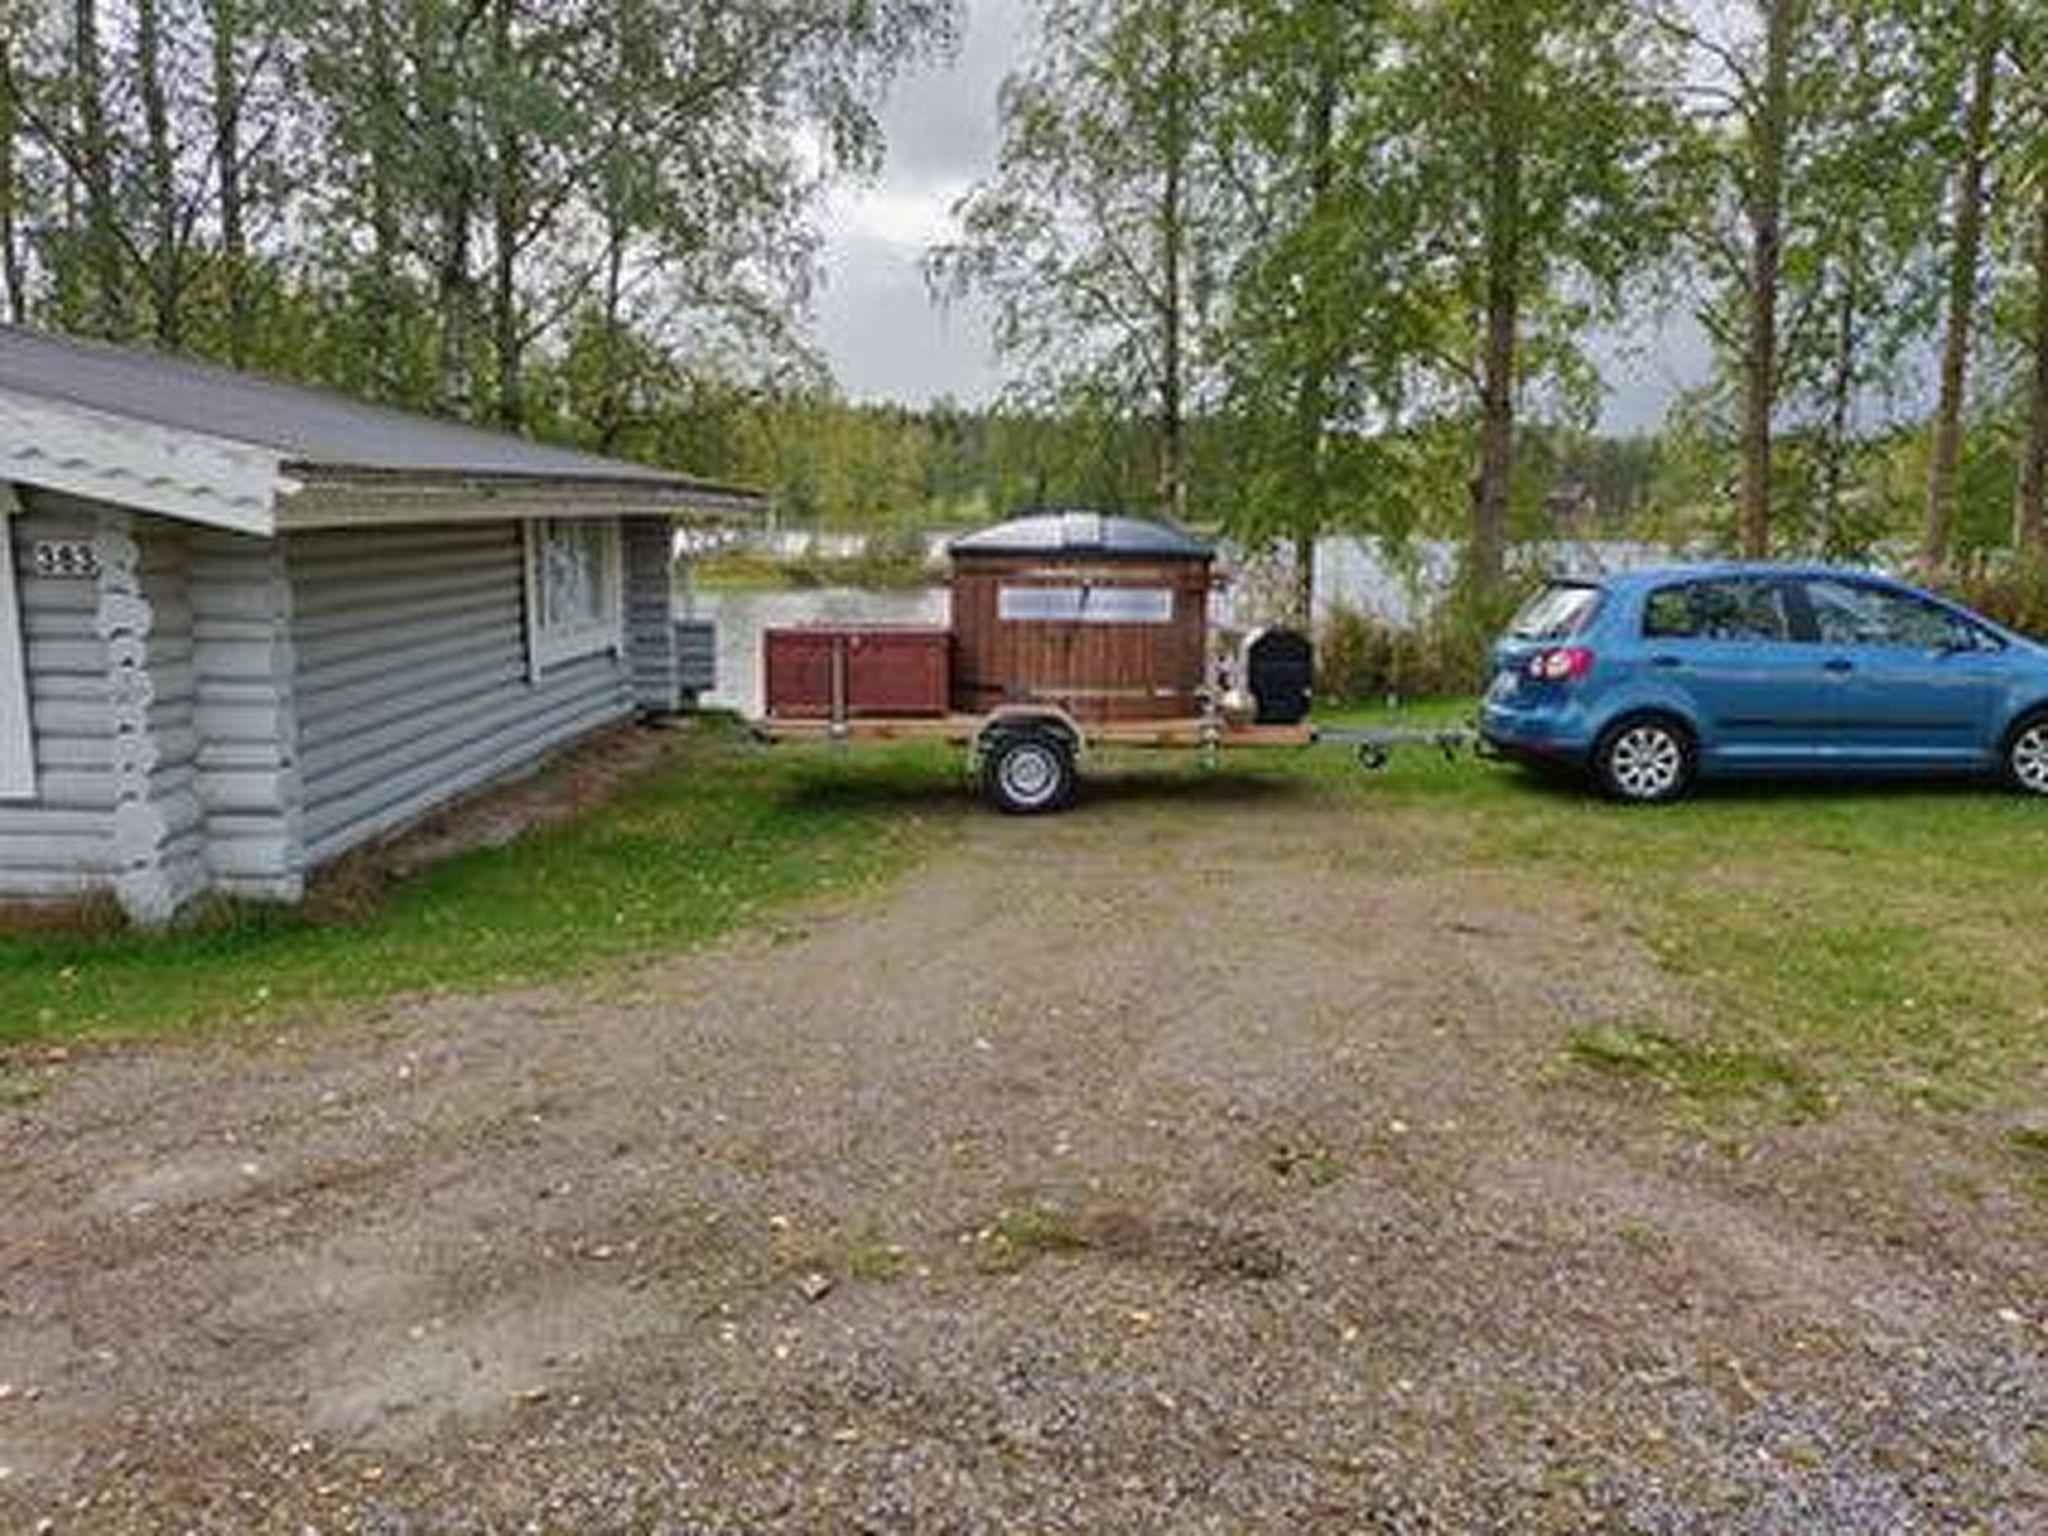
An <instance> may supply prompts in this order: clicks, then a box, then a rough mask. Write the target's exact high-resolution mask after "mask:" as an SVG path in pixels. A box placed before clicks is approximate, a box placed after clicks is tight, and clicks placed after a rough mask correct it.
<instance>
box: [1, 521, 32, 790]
mask: <svg viewBox="0 0 2048 1536" xmlns="http://www.w3.org/2000/svg"><path fill="white" fill-rule="evenodd" d="M19 505H20V504H19V502H17V501H16V499H15V494H14V487H13V486H11V485H8V484H5V483H4V482H0V800H32V799H34V798H35V793H36V753H35V738H34V736H33V734H32V733H31V731H30V728H29V698H28V658H27V656H26V654H25V647H24V645H23V642H22V634H21V596H20V594H21V588H20V585H19V584H18V583H17V581H16V579H15V574H14V514H15V512H16V511H17V510H18V509H19Z"/></svg>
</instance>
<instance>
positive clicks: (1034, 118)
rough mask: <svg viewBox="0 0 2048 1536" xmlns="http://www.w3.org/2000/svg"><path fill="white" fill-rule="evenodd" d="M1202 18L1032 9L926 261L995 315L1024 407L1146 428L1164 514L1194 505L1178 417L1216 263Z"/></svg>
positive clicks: (1122, 8) (1155, 8) (1162, 1)
mask: <svg viewBox="0 0 2048 1536" xmlns="http://www.w3.org/2000/svg"><path fill="white" fill-rule="evenodd" d="M1205 4H1206V0H1046V3H1045V4H1044V5H1043V7H1042V9H1041V12H1040V32H1039V35H1040V39H1041V42H1040V49H1039V54H1038V57H1037V59H1036V61H1035V62H1034V63H1033V64H1032V65H1031V66H1030V67H1029V68H1028V69H1026V70H1024V71H1022V72H1021V73H1019V74H1016V75H1013V76H1011V77H1010V79H1009V80H1007V81H1006V82H1005V83H1004V86H1003V93H1002V102H1001V116H1002V147H1001V151H1000V155H999V159H998V163H997V168H996V171H995V173H994V174H993V175H992V176H991V177H989V178H988V179H987V180H985V181H984V182H982V183H981V184H980V185H979V186H977V187H976V188H975V189H974V190H973V191H972V192H971V193H970V194H969V195H968V196H967V197H966V198H965V199H964V200H963V201H962V203H961V204H960V206H959V208H958V209H957V210H956V212H957V214H958V216H959V218H960V222H961V227H962V238H961V239H960V240H959V241H958V242H957V243H955V244H952V245H949V246H946V247H944V248H942V249H940V250H938V251H935V252H934V253H932V256H931V259H930V262H929V270H930V272H931V274H932V277H933V280H934V282H935V285H936V286H938V287H939V289H940V290H941V291H942V292H949V293H953V294H961V293H967V292H979V293H982V294H985V295H986V296H987V297H988V298H990V299H991V300H992V301H993V303H994V306H995V312H996V325H995V329H996V341H997V345H998V346H999V348H1000V349H1001V350H1002V352H1003V353H1004V354H1005V356H1006V357H1007V358H1008V359H1009V360H1010V362H1011V364H1012V365H1013V366H1014V367H1015V368H1016V369H1017V370H1018V373H1019V376H1020V379H1021V381H1022V389H1023V391H1024V392H1025V393H1026V394H1027V395H1030V396H1034V397H1036V398H1038V399H1041V400H1045V401H1062V402H1065V404H1066V405H1067V406H1068V407H1069V408H1074V407H1077V406H1082V405H1084V404H1086V405H1088V406H1091V407H1093V408H1098V409H1100V410H1103V411H1106V412H1107V413H1109V414H1110V415H1111V416H1112V417H1128V418H1132V419H1138V420H1143V421H1145V422H1146V423H1148V424H1149V426H1150V428H1151V439H1152V459H1153V473H1152V476H1151V479H1152V487H1151V489H1152V499H1153V501H1154V503H1155V505H1156V506H1157V507H1158V508H1159V510H1160V511H1161V512H1163V513H1164V514H1166V515H1167V516H1170V517H1182V516H1185V515H1186V514H1187V512H1188V509H1189V505H1190V501H1189V489H1188V417H1189V414H1190V411H1191V409H1192V408H1194V406H1195V404H1196V403H1197V402H1198V401H1201V400H1203V399H1204V398H1206V391H1207V390H1208V388H1209V385H1210V377H1211V376H1210V363H1211V359H1210V357H1209V355H1208V351H1207V337H1206V334H1205V326H1206V322H1207V320H1208V318H1209V314H1208V307H1207V306H1208V300H1209V299H1210V297H1211V296H1212V291H1211V290H1212V285H1213V283H1214V281H1215V278H1216V276H1217V274H1218V273H1219V271H1220V270H1221V268H1222V267H1223V265H1224V264H1225V257H1224V254H1223V251H1222V249H1221V245H1222V240H1223V235H1224V232H1225V229H1226V227H1227V226H1226V223H1225V220H1224V218H1223V216H1222V212H1221V208H1220V201H1221V195H1222V194H1221V178H1220V176H1219V171H1218V167H1217V164H1216V160H1215V156H1214V153H1213V143H1212V141H1211V140H1210V138H1209V136H1208V134H1207V133H1206V131H1205V130H1206V126H1207V123H1208V120H1209V116H1210V113H1211V111H1212V109H1213V107H1214V103H1215V99H1216V89H1217V81H1216V64H1217V54H1216V51H1215V48H1214V43H1213V39H1214V37H1215V33H1216V28H1215V26H1214V24H1213V18H1212V17H1211V16H1210V15H1209V14H1208V13H1207V11H1206V9H1205Z"/></svg>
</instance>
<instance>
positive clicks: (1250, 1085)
mask: <svg viewBox="0 0 2048 1536" xmlns="http://www.w3.org/2000/svg"><path fill="white" fill-rule="evenodd" d="M1439 830H1440V829H1432V828H1430V827H1428V826H1426V825H1421V824H1418V823H1415V822H1413V821H1402V820H1398V819H1393V818H1387V819H1384V820H1382V819H1377V818H1376V817H1375V814H1374V812H1373V811H1372V809H1371V804H1370V802H1369V801H1368V800H1364V799H1361V798H1359V797H1356V796H1344V795H1339V794H1334V793H1331V792H1329V791H1328V790H1326V789H1323V788H1319V787H1317V786H1316V785H1314V784H1311V783H1307V782H1303V783H1300V784H1294V783H1276V782H1261V781H1258V780H1245V781H1243V782H1241V783H1238V782H1232V783H1231V784H1221V783H1218V782H1209V783H1204V784H1193V783H1188V782H1186V781H1176V782H1170V783H1164V784H1159V783H1155V784H1151V785H1148V784H1146V783H1145V782H1144V781H1137V782H1126V783H1124V784H1122V785H1118V784H1116V783H1112V784H1110V785H1108V786H1107V787H1106V788H1105V789H1104V791H1103V792H1102V793H1101V794H1100V795H1099V796H1098V797H1097V798H1096V800H1095V801H1094V802H1093V803H1092V804H1091V805H1090V806H1089V807H1088V808H1087V810H1086V811H1085V812H1084V813H1083V814H1079V815H1075V816H1070V817H1066V818H1062V819H1059V820H1056V821H1052V822H1043V823H1036V822H1015V821H1005V820H1002V819H999V818H994V817H982V816H975V817H972V818H969V819H963V820H962V821H960V822H959V823H958V826H957V831H955V832H953V833H951V834H949V836H948V838H947V840H946V844H945V846H944V847H943V848H942V849H940V850H939V851H938V852H937V853H936V854H935V855H934V856H933V857H932V858H931V859H930V860H929V861H928V862H926V863H925V864H924V865H923V866H922V867H921V868H920V869H919V870H918V871H917V872H915V873H914V874H912V875H910V876H909V877H907V878H906V879H905V880H903V881H902V882H900V883H899V884H897V885H896V886H894V887H893V888H891V890H890V891H889V892H888V893H887V894H886V895H883V896H880V897H874V896H870V897H868V898H865V899H864V900H862V901H861V902H860V903H859V904H857V905H850V906H846V907H843V908H814V909H808V910H802V911H794V912H791V913H788V914H785V915H784V917H782V918H781V919H780V920H779V921H778V922H777V923H776V924H774V925H773V926H770V927H763V928H760V929H757V930H755V931H754V932H752V933H749V934H747V935H745V936H742V937H740V938H738V939H735V940H733V941H731V942H728V943H726V944H723V945H721V946H719V947H717V948H715V949H712V950H709V951H705V952H700V953H695V954H689V955H684V956H679V957H676V958H672V959H658V960H654V961H651V962H649V963H646V964H644V965H641V966H638V967H636V968H634V969H631V970H622V971H619V972H616V973H613V974H609V975H607V976H604V977H602V978H599V979H594V980H589V981H584V982H578V983H574V984H568V985H560V986H550V987H543V988H536V989H531V990H525V991H518V992H512V993H507V994H503V995H494V996H482V997H435V998H427V999H420V1000H414V1001H410V1002H407V1003H405V1004H402V1005H399V1006H395V1007H389V1008H384V1009H380V1010H376V1011H372V1012H360V1013H351V1014H347V1015H343V1016H339V1017H334V1018H328V1019H324V1020H320V1021H306V1022H303V1023H300V1024H297V1025H295V1026H293V1027H292V1029H291V1030H290V1032H289V1033H287V1034H285V1035H282V1036H279V1037H276V1038H271V1037H265V1038H262V1039H256V1040H247V1039H244V1040H235V1041H222V1040H220V1039H214V1040H212V1041H209V1042H205V1043H200V1044H193V1045H184V1044H164V1045H154V1046H149V1047H144V1048H135V1049H124V1050H119V1051H113V1052H108V1053H104V1054H99V1053H94V1054H82V1055H79V1056H78V1057H77V1058H76V1059H75V1060H73V1061H71V1062H70V1063H68V1064H67V1065H66V1066H65V1067H64V1068H63V1069H62V1071H61V1073H60V1074H59V1076H58V1080H57V1081H56V1083H55V1085H54V1086H53V1087H52V1089H51V1090H50V1091H49V1092H48V1093H47V1094H46V1095H45V1096H43V1097H42V1098H40V1099H39V1100H37V1101H35V1102H33V1103H31V1104H28V1105H26V1106H20V1107H14V1108H5V1109H0V1465H4V1466H5V1467H6V1468H7V1469H8V1470H7V1472H6V1475H5V1478H4V1480H0V1527H4V1528H5V1529H9V1530H12V1529H17V1528H18V1529H35V1528H36V1525H37V1522H38V1521H42V1520H45V1519H47V1520H48V1521H50V1522H51V1524H50V1526H49V1527H48V1528H50V1529H53V1530H59V1531H72V1530H76V1531H93V1532H100V1531H125V1530H158V1529H166V1530H168V1529H178V1530H188V1529H189V1530H222V1531H241V1530H256V1531H272V1530H275V1531H291V1532H298V1531H301V1530H306V1529H311V1530H318V1531H354V1530H360V1531H375V1532H385V1533H396V1532H426V1531H433V1532H440V1531H472V1530H474V1531H484V1530H507V1531H514V1530H541V1531H577V1532H584V1531H612V1530H632V1531H643V1530H661V1531H691V1532H696V1531H760V1530H802V1531H849V1530H888V1531H895V1530H918V1531H925V1530H931V1531H956V1530H957V1531H976V1530H999V1529H1007V1530H1015V1529H1031V1530H1047V1531H1077V1532H1079V1531H1087V1532H1101V1531H1148V1532H1149V1531H1167V1530H1171V1531H1183V1530H1184V1531H1209V1530H1215V1531H1233V1532H1235V1531H1247V1530H1267V1531H1289V1532H1293V1531H1321V1530H1331V1531H1340V1530H1341V1531H1354V1530H1361V1529H1390V1530H1414V1531H1435V1530H1444V1531H1471V1530H1492V1529H1501V1530H1516V1531H1527V1530H1546V1529H1557V1530H1583V1529H1586V1528H1588V1527H1597V1528H1611V1529H1628V1530H1645V1531H1693V1530H1699V1531H1724V1530H1730V1529H1738V1528H1739V1529H1743V1530H1759V1531H1787V1532H1794V1531H1797V1532H1810V1531H1821V1530H1826V1531H1831V1532H1843V1531H1873V1532H1876V1531H1885V1532H1890V1531H1897V1530H1903V1529H1911V1528H1916V1527H1917V1528H1928V1529H1952V1528H1970V1527H1973V1526H1974V1527H1977V1528H1982V1529H1987V1530H2002V1531H2012V1530H2019V1529H2023V1528H2031V1529H2043V1528H2048V1476H2044V1469H2048V1372H2044V1369H2043V1353H2044V1346H2048V1333H2044V1332H2043V1329H2042V1326H2041V1319H2042V1318H2043V1317H2044V1316H2048V1294H2044V1281H2043V1279H2042V1276H2043V1273H2044V1271H2048V1262H2044V1260H2048V1245H2044V1243H2043V1241H2042V1236H2041V1233H2042V1222H2041V1215H2040V1210H2041V1208H2040V1205H2039V1202H2038V1201H2034V1202H2032V1203H2030V1202H2029V1201H2028V1200H2027V1199H2026V1198H2025V1197H2024V1195H2023V1194H2021V1193H2015V1192H2013V1191H2011V1190H2010V1189H2009V1188H2007V1186H2006V1185H2004V1184H2000V1183H1998V1182H1997V1181H1996V1180H1994V1179H1993V1178H1992V1176H1991V1175H1990V1174H1989V1173H1987V1172H1986V1171H1985V1169H1984V1168H1983V1167H1980V1166H1979V1163H1978V1161H1977V1160H1976V1159H1977V1153H1976V1152H1975V1151H1974V1150H1973V1147H1974V1141H1973V1138H1972V1135H1971V1134H1970V1133H1969V1128H1968V1127H1966V1126H1959V1125H1958V1124H1956V1123H1954V1122H1951V1121H1940V1120H1936V1119H1927V1118H1923V1119H1919V1120H1906V1119H1902V1118H1886V1117H1880V1115H1879V1114H1878V1112H1877V1111H1875V1110H1871V1109H1865V1110H1861V1111H1858V1110H1853V1109H1852V1110H1850V1111H1847V1112H1845V1113H1843V1114H1840V1115H1837V1116H1835V1117H1833V1118H1831V1119H1828V1120H1825V1121H1822V1122H1819V1123H1817V1124H1811V1125H1804V1126H1800V1125H1783V1124H1779V1125H1764V1126H1758V1127H1750V1128H1747V1129H1740V1130H1730V1129H1728V1128H1726V1127H1718V1128H1713V1129H1711V1130H1702V1129H1698V1128H1692V1129H1688V1128H1687V1127H1686V1125H1685V1124H1684V1122H1683V1121H1682V1119H1681V1118H1680V1117H1678V1116H1677V1115H1675V1114H1674V1113H1673V1112H1672V1111H1671V1110H1670V1108H1669V1107H1668V1106H1666V1105H1662V1104H1659V1103H1657V1102H1656V1101H1654V1100H1653V1099H1650V1098H1647V1097H1644V1096H1642V1095H1640V1094H1637V1093H1635V1092H1632V1091H1623V1090H1621V1089H1619V1088H1617V1087H1616V1086H1615V1085H1613V1084H1612V1083H1609V1082H1606V1081H1603V1080H1600V1079H1598V1078H1595V1077H1592V1076H1590V1075H1587V1074H1585V1073H1584V1072H1583V1071H1582V1069H1578V1068H1574V1067H1571V1066H1569V1065H1568V1064H1567V1063H1566V1061H1565V1058H1564V1056H1563V1054H1562V1052H1561V1049H1560V1047H1561V1044H1562V1042H1563V1041H1564V1039H1565V1037H1566V1035H1567V1034H1568V1033H1569V1032H1570V1031H1571V1030H1573V1029H1575V1028H1579V1027H1583V1026H1586V1025H1589V1024H1597V1023H1599V1022H1602V1021H1609V1020H1623V1019H1633V1020H1640V1019H1643V1018H1645V1017H1649V1018H1652V1019H1656V1020H1659V1021H1661V1023H1662V1024H1663V1025H1665V1026H1667V1027H1670V1028H1674V1029H1682V1028H1685V1027H1687V1024H1688V1018H1687V1012H1686V1006H1687V1005H1686V1001H1685V999H1684V997H1683V996H1682V995H1680V994H1679V993H1678V992H1677V991H1676V990H1675V989H1674V987H1673V985H1672V984H1670V983H1668V982H1667V981H1666V980H1665V979H1664V978H1663V977H1662V976H1661V975H1660V973H1659V972H1658V970H1657V968H1656V966H1655V964H1654V962H1653V961H1652V960H1651V959H1650V957H1649V955H1648V953H1647V951H1645V950H1643V949H1640V948H1638V947H1637V946H1636V945H1635V944H1634V943H1633V942H1632V941H1631V940H1630V939H1629V938H1628V937H1627V936H1626V934H1625V932H1624V931H1623V929H1622V928H1621V927H1620V926H1619V925H1618V924H1617V922H1616V920H1615V919H1616V915H1615V914H1614V913H1612V912H1610V911H1606V910H1604V909H1603V907H1602V905H1601V898H1600V897H1599V896H1598V894H1597V893H1595V892H1592V891H1584V892H1581V891H1574V890H1572V889H1569V888H1563V887H1561V886H1560V883H1559V880H1558V877H1557V875H1556V874H1555V872H1552V873H1550V874H1549V875H1548V876H1546V877H1545V878H1544V879H1543V880H1542V881H1541V882H1540V883H1538V882H1537V881H1536V880H1535V879H1534V878H1533V877H1531V876H1529V875H1526V874H1520V873H1516V872H1514V871H1512V870H1511V869H1507V868H1503V867H1500V866H1498V865H1492V864H1489V863H1487V862H1486V861H1484V860H1471V859H1463V860H1461V859H1457V858H1453V859H1452V861H1451V862H1450V863H1449V864H1448V865H1445V864H1444V863H1443V862H1441V859H1440V855H1442V854H1443V853H1444V851H1445V850H1444V848H1443V846H1442V844H1441V842H1440V841H1439V837H1438V832H1439ZM1453 851H1454V850H1453Z"/></svg>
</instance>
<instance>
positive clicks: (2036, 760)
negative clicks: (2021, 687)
mask: <svg viewBox="0 0 2048 1536" xmlns="http://www.w3.org/2000/svg"><path fill="white" fill-rule="evenodd" d="M2005 776H2006V778H2008V779H2009V780H2011V781H2012V786H2013V788H2014V789H2018V790H2023V791H2025V792H2026V793H2027V794H2030V795H2048V714H2039V715H2030V716H2028V717H2027V718H2026V719H2024V720H2022V721H2021V722H2020V723H2019V725H2018V726H2016V727H2015V728H2014V730H2013V733H2012V737H2011V739H2010V740H2008V741H2007V742H2006V744H2005Z"/></svg>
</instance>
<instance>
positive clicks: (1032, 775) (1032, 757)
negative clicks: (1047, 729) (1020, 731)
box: [996, 746, 1060, 805]
mask: <svg viewBox="0 0 2048 1536" xmlns="http://www.w3.org/2000/svg"><path fill="white" fill-rule="evenodd" d="M996 771H997V773H998V774H1000V775H1001V776H1002V781H1003V790H1004V793H1006V794H1008V795H1009V797H1010V798H1011V799H1012V800H1015V801H1016V802H1017V803H1018V804H1020V805H1037V804H1038V803H1039V802H1041V801H1044V800H1049V799H1051V798H1052V794H1053V791H1054V790H1055V789H1056V788H1058V786H1059V781H1060V770H1059V764H1058V763H1056V762H1055V761H1053V755H1052V752H1051V751H1050V749H1048V748H1045V747H1039V746H1023V747H1012V748H1011V749H1010V750H1009V751H1007V752H1005V753H1004V754H1003V760H1002V762H1001V763H1000V764H998V765H997V768H996Z"/></svg>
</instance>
